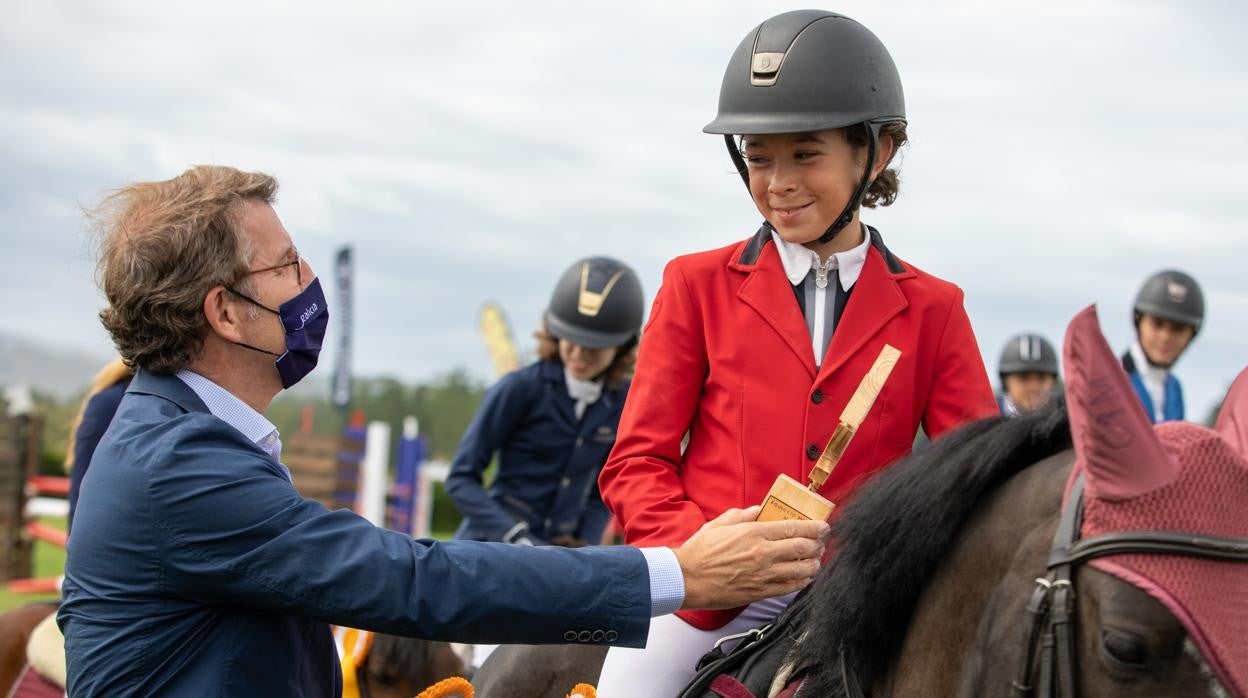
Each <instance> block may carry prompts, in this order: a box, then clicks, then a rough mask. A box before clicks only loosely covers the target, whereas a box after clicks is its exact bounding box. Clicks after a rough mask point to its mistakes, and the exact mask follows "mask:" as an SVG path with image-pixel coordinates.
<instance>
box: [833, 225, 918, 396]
mask: <svg viewBox="0 0 1248 698" xmlns="http://www.w3.org/2000/svg"><path fill="white" fill-rule="evenodd" d="M868 230H869V231H870V235H871V247H870V249H868V250H867V261H866V262H865V263H864V265H863V268H862V274H861V275H860V276H859V277H858V281H857V282H856V283H855V284H854V292H853V295H851V296H850V299H849V303H848V304H847V305H846V306H845V314H844V315H843V316H841V319H840V322H838V323H837V325H836V331H835V332H833V333H832V345H831V346H830V347H828V354H827V356H826V357H824V362H823V364H822V366H820V369H819V377H820V379H822V378H824V377H826V376H828V375H829V374H831V373H832V372H833V371H835V370H836V369H838V368H840V366H841V365H842V364H844V363H845V361H846V359H848V358H849V357H850V356H852V355H853V354H854V352H856V351H858V350H859V349H860V348H861V347H862V346H863V345H864V344H866V343H867V341H868V340H870V339H871V338H872V337H873V336H875V334H876V333H877V332H879V331H880V330H881V329H883V328H884V326H885V325H886V324H888V321H889V320H892V319H893V317H895V316H896V315H897V314H898V313H900V312H901V311H902V310H904V309H905V308H906V306H907V305H909V301H907V300H906V296H905V294H903V293H902V292H901V288H900V287H899V286H898V285H897V280H898V279H905V278H909V277H912V276H914V272H912V271H910V270H908V269H906V268H905V267H904V266H902V265H901V263H900V262H899V261H897V259H896V258H895V257H893V256H892V253H890V252H889V251H888V248H887V247H885V246H884V241H883V240H882V239H881V238H880V234H879V233H878V232H876V230H875V229H874V228H870V227H868Z"/></svg>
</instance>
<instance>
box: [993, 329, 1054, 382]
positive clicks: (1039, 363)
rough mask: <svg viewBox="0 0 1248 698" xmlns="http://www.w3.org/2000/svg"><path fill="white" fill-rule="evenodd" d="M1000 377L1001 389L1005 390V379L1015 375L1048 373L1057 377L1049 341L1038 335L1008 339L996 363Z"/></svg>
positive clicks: (1051, 346)
mask: <svg viewBox="0 0 1248 698" xmlns="http://www.w3.org/2000/svg"><path fill="white" fill-rule="evenodd" d="M997 372H998V373H999V374H1000V375H1001V388H1002V390H1004V389H1005V377H1006V376H1009V375H1013V374H1015V373H1048V374H1052V375H1053V376H1057V375H1058V370H1057V352H1056V351H1054V350H1053V345H1052V344H1049V340H1047V339H1045V338H1044V337H1041V336H1040V335H1038V334H1020V335H1016V336H1014V337H1010V339H1009V341H1007V342H1006V343H1005V348H1004V349H1002V350H1001V360H1000V361H999V362H998V363H997Z"/></svg>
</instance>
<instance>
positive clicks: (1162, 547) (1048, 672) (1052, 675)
mask: <svg viewBox="0 0 1248 698" xmlns="http://www.w3.org/2000/svg"><path fill="white" fill-rule="evenodd" d="M1083 489H1084V488H1083V473H1079V474H1078V475H1077V476H1076V477H1075V482H1074V484H1073V485H1072V486H1071V489H1070V493H1069V495H1068V496H1067V497H1066V501H1065V502H1064V503H1063V505H1062V518H1061V520H1060V521H1059V522H1058V525H1057V532H1056V533H1055V534H1054V535H1053V546H1052V548H1051V549H1050V551H1049V559H1048V563H1047V567H1048V574H1047V576H1045V577H1041V578H1039V579H1037V580H1036V588H1035V590H1034V591H1033V592H1032V594H1031V599H1030V600H1028V602H1027V611H1026V625H1027V631H1026V632H1027V634H1026V636H1025V640H1026V643H1027V644H1026V645H1025V648H1026V649H1025V652H1024V653H1023V659H1022V664H1021V665H1020V666H1019V668H1018V673H1017V674H1016V678H1015V679H1014V682H1013V685H1012V688H1013V695H1014V696H1017V697H1018V698H1056V697H1058V696H1061V697H1063V698H1076V696H1077V695H1078V694H1077V692H1076V689H1075V676H1076V674H1075V583H1074V580H1073V578H1072V572H1073V569H1074V566H1075V565H1077V564H1079V563H1081V562H1085V561H1087V560H1091V559H1093V558H1097V557H1102V556H1105V555H1124V554H1138V553H1152V554H1159V555H1183V556H1186V557H1199V558H1205V559H1210V560H1224V561H1228V562H1248V539H1245V538H1219V537H1216V536H1205V535H1200V534H1195V533H1183V532H1178V531H1125V532H1119V533H1107V534H1104V535H1100V536H1096V537H1094V538H1085V539H1080V538H1079V528H1080V527H1081V525H1082V524H1083ZM1037 653H1038V654H1039V657H1038V661H1037ZM1037 670H1038V673H1039V675H1038V676H1037V675H1036V673H1037Z"/></svg>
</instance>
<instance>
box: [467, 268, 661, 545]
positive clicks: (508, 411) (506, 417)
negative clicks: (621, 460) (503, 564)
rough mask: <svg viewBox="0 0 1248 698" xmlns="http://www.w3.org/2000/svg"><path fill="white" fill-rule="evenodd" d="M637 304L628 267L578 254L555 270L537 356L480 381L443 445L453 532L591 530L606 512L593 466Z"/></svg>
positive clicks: (574, 537) (637, 287) (629, 350)
mask: <svg viewBox="0 0 1248 698" xmlns="http://www.w3.org/2000/svg"><path fill="white" fill-rule="evenodd" d="M642 311H643V298H642V292H641V284H640V282H639V281H638V279H637V275H636V273H635V272H633V270H632V269H630V268H629V267H628V266H627V265H625V264H623V263H621V262H619V261H617V260H614V259H611V258H608V257H590V258H587V259H583V260H580V261H578V262H576V263H575V264H573V265H572V266H571V267H569V268H568V270H567V271H566V272H565V273H564V274H563V276H562V277H561V278H560V280H559V283H558V285H557V286H556V287H555V290H554V293H553V295H552V297H551V299H550V305H549V307H548V308H547V310H546V313H545V315H544V318H543V326H542V328H541V329H539V330H538V331H537V333H536V336H537V338H538V342H539V347H538V355H539V360H538V361H536V362H535V363H533V364H531V365H529V366H527V367H525V368H522V369H520V370H518V371H515V372H513V373H510V374H508V375H506V376H504V377H503V378H501V379H500V380H499V381H498V383H497V384H495V385H494V386H493V387H492V388H491V389H490V391H489V392H488V393H487V394H486V396H485V401H484V403H483V404H482V406H481V410H480V411H479V412H478V413H477V415H476V417H475V418H474V419H473V421H472V424H471V425H469V427H468V430H467V431H466V432H464V437H463V440H462V441H461V442H460V445H459V450H458V452H457V453H456V454H455V460H454V462H453V463H452V464H451V472H450V474H449V475H448V477H447V480H446V489H447V492H448V493H449V494H450V496H451V499H453V500H454V502H455V505H456V506H457V507H458V508H459V510H460V512H461V513H463V515H464V521H463V524H462V525H461V526H460V527H459V530H458V531H457V532H456V534H455V537H456V538H460V539H470V540H483V541H502V542H506V543H521V544H529V545H544V544H555V545H564V546H569V547H580V546H582V545H596V544H598V543H599V542H600V541H601V539H602V534H603V530H604V529H605V528H606V525H607V521H608V519H609V514H608V512H607V509H606V507H605V506H604V505H603V503H602V499H601V497H600V496H599V494H598V471H599V470H601V469H602V464H603V463H604V462H605V461H606V459H607V455H608V454H609V453H610V452H611V447H612V446H613V445H614V444H615V429H616V425H617V424H618V423H619V421H620V412H621V410H623V408H624V398H625V396H626V395H627V393H628V380H627V377H626V376H627V375H628V374H629V372H630V371H631V368H632V364H633V358H634V354H635V352H634V348H635V347H636V345H637V338H638V333H639V332H640V330H641V316H642ZM495 454H497V456H498V470H497V474H496V475H495V477H494V480H493V482H492V483H491V484H490V486H489V487H488V488H487V487H485V485H484V474H485V471H486V468H487V467H488V466H489V465H490V461H491V460H492V459H493V458H494V456H495Z"/></svg>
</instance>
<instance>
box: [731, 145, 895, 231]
mask: <svg viewBox="0 0 1248 698" xmlns="http://www.w3.org/2000/svg"><path fill="white" fill-rule="evenodd" d="M863 125H864V126H866V127H867V134H868V136H867V166H866V168H865V169H864V170H863V172H862V179H860V180H858V186H857V187H855V188H854V193H853V195H852V196H850V197H849V201H847V202H846V203H845V209H844V210H843V211H841V215H839V216H837V217H836V220H835V221H832V225H830V226H828V229H827V230H826V231H824V233H823V235H820V236H819V240H818V242H819V244H820V245H826V244H827V243H829V242H831V241H832V239H833V238H835V237H836V236H837V234H838V233H840V232H841V231H842V230H844V229H845V226H847V225H849V224H850V222H851V221H853V220H854V212H855V211H857V210H858V207H859V206H861V205H862V197H864V196H866V194H867V188H868V187H870V186H871V182H872V181H873V180H872V179H871V170H872V169H873V168H874V167H875V154H876V151H878V150H879V147H880V125H879V124H877V123H875V122H872V121H867V122H865V123H864V124H863ZM724 145H726V146H727V147H728V156H729V157H731V158H732V164H733V165H735V166H736V168H737V174H739V175H741V181H742V182H745V188H746V190H749V188H750V173H749V171H748V169H747V168H746V164H745V158H743V157H741V151H740V149H738V148H737V144H736V142H734V141H733V139H732V136H731V135H725V136H724ZM768 226H770V224H768Z"/></svg>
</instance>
